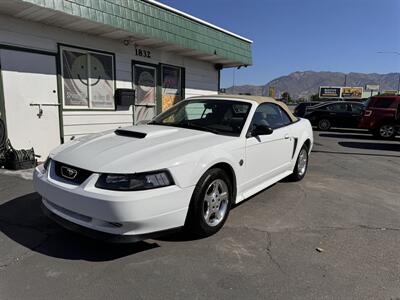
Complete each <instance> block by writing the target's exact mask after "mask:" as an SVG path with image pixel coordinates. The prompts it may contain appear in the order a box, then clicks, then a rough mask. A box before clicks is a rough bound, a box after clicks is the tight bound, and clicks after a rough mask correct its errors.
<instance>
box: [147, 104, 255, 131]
mask: <svg viewBox="0 0 400 300" xmlns="http://www.w3.org/2000/svg"><path fill="white" fill-rule="evenodd" d="M250 108H251V104H250V103H246V102H241V101H229V100H203V99H202V100H186V101H182V102H180V103H178V104H176V105H174V106H173V107H171V108H170V109H169V110H167V111H166V112H164V113H162V114H160V115H158V116H157V117H155V118H154V120H153V121H152V122H150V123H149V124H154V125H165V126H174V127H182V128H188V129H195V130H202V131H208V132H212V133H215V134H223V135H231V136H239V135H240V133H241V132H242V129H243V126H244V123H245V122H246V119H247V115H248V114H249V112H250Z"/></svg>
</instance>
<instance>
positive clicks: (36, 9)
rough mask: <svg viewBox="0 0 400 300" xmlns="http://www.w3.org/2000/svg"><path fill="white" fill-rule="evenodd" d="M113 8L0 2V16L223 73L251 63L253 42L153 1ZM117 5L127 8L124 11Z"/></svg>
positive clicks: (94, 1) (92, 3) (102, 1)
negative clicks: (135, 47) (113, 42)
mask: <svg viewBox="0 0 400 300" xmlns="http://www.w3.org/2000/svg"><path fill="white" fill-rule="evenodd" d="M115 2H117V1H115ZM83 3H84V4H85V5H83ZM118 3H119V4H117V3H111V2H110V1H106V0H86V1H79V0H68V1H66V0H59V1H41V0H2V1H0V13H3V14H6V15H10V16H13V17H15V18H19V19H24V20H30V21H34V22H40V23H44V24H47V25H51V26H56V27H60V28H64V29H68V30H73V31H78V32H83V33H87V34H90V35H95V36H100V37H104V38H109V39H114V40H120V41H121V43H122V42H125V43H129V44H134V45H138V46H147V47H151V48H157V49H160V50H165V51H170V52H175V53H177V54H179V55H182V56H186V57H192V58H194V59H197V60H202V61H207V62H210V63H213V64H219V65H221V67H225V68H226V67H238V66H248V65H251V64H252V52H251V44H252V41H250V40H248V39H246V38H244V37H241V36H239V35H236V34H234V33H231V32H229V31H226V30H224V29H222V28H219V27H217V26H215V25H212V24H210V23H207V22H205V21H203V20H200V19H197V18H195V17H193V16H191V15H188V14H185V13H183V12H180V11H178V10H175V9H173V8H171V7H169V6H166V5H164V4H161V3H159V2H157V1H151V0H147V1H142V0H130V1H118ZM121 3H125V4H127V3H129V6H123V4H121Z"/></svg>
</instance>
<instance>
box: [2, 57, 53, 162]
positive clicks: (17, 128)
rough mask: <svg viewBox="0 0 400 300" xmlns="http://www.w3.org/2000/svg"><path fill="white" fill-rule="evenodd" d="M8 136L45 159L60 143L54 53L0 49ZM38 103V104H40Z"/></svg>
mask: <svg viewBox="0 0 400 300" xmlns="http://www.w3.org/2000/svg"><path fill="white" fill-rule="evenodd" d="M0 60H1V75H2V78H3V90H4V99H5V111H6V120H7V132H8V137H9V139H10V141H11V143H12V145H13V146H14V148H16V149H26V148H31V147H33V148H34V150H35V153H36V154H38V155H40V156H41V159H42V160H43V159H45V158H46V156H47V155H48V153H49V152H50V150H51V149H53V148H55V147H57V146H58V145H59V144H60V123H59V111H58V97H57V72H56V58H55V56H51V55H46V54H37V53H29V52H23V51H15V50H0ZM39 105H40V106H39Z"/></svg>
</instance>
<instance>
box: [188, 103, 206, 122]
mask: <svg viewBox="0 0 400 300" xmlns="http://www.w3.org/2000/svg"><path fill="white" fill-rule="evenodd" d="M185 111H186V119H187V120H198V119H202V118H205V117H206V116H207V115H208V114H211V113H212V109H210V108H206V107H205V104H204V103H196V102H195V103H189V104H188V105H186V106H185Z"/></svg>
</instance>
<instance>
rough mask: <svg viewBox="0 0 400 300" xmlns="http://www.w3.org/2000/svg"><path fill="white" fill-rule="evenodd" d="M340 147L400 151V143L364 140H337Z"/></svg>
mask: <svg viewBox="0 0 400 300" xmlns="http://www.w3.org/2000/svg"><path fill="white" fill-rule="evenodd" d="M338 144H339V145H340V146H342V147H346V148H356V149H366V150H383V151H397V152H400V144H388V143H364V142H362V143H361V142H338Z"/></svg>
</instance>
